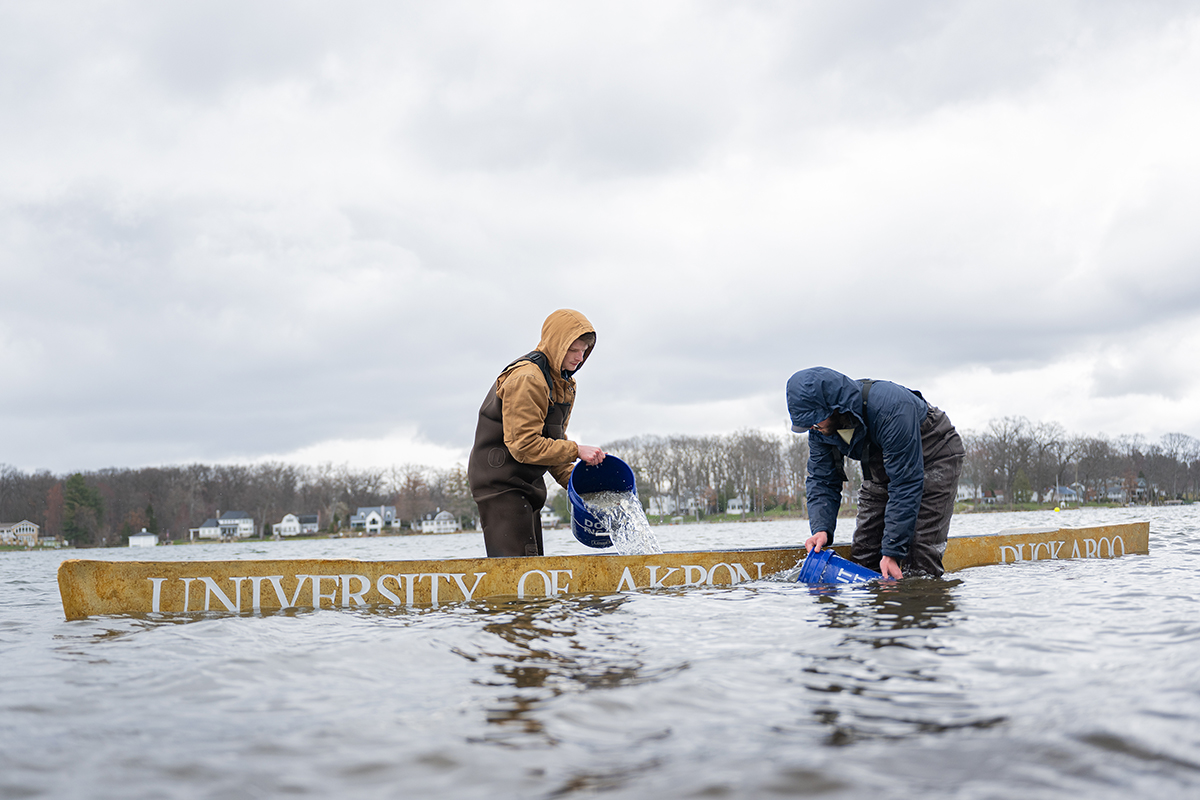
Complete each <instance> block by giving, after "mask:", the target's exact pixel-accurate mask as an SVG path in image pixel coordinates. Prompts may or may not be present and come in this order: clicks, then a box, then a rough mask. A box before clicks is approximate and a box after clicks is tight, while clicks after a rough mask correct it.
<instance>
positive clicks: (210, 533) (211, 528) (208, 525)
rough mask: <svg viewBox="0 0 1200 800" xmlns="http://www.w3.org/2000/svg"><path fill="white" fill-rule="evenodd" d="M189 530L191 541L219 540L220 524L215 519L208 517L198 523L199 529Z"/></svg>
mask: <svg viewBox="0 0 1200 800" xmlns="http://www.w3.org/2000/svg"><path fill="white" fill-rule="evenodd" d="M189 530H190V532H191V534H192V541H195V540H196V539H220V538H221V523H219V522H217V520H216V517H209V518H208V519H206V520H204V522H202V523H200V527H198V528H190V529H189Z"/></svg>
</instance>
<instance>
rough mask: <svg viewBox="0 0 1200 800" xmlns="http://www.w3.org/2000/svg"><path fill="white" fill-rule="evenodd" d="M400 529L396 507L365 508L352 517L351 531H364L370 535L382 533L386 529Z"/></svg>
mask: <svg viewBox="0 0 1200 800" xmlns="http://www.w3.org/2000/svg"><path fill="white" fill-rule="evenodd" d="M399 527H400V520H399V519H397V518H396V507H395V506H363V507H361V508H359V509H358V513H357V514H355V515H354V516H352V517H350V530H362V531H363V532H365V533H368V534H375V533H380V532H382V531H383V529H384V528H390V529H392V530H397V529H399Z"/></svg>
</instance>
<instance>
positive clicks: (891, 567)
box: [879, 556, 904, 581]
mask: <svg viewBox="0 0 1200 800" xmlns="http://www.w3.org/2000/svg"><path fill="white" fill-rule="evenodd" d="M879 571H880V572H882V573H883V577H884V578H890V579H892V580H897V581H898V580H900V579H901V578H903V577H904V573H903V572H901V571H900V565H899V564H897V563H896V559H894V558H892V557H891V556H884V557H883V558H881V559H879Z"/></svg>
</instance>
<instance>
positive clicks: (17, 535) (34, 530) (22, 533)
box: [0, 519, 41, 547]
mask: <svg viewBox="0 0 1200 800" xmlns="http://www.w3.org/2000/svg"><path fill="white" fill-rule="evenodd" d="M39 530H41V526H39V525H37V524H35V523H33V522H30V521H29V520H27V519H23V520H21V521H20V522H0V544H20V545H25V546H26V547H37V543H38V531H39Z"/></svg>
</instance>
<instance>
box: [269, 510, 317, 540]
mask: <svg viewBox="0 0 1200 800" xmlns="http://www.w3.org/2000/svg"><path fill="white" fill-rule="evenodd" d="M319 528H320V515H318V514H284V515H283V519H282V520H280V521H279V522H276V523H275V524H274V525H272V526H271V531H272V533H274V534H275V537H276V538H279V537H281V536H309V535H312V534H314V533H316V532H317V530H318V529H319Z"/></svg>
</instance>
